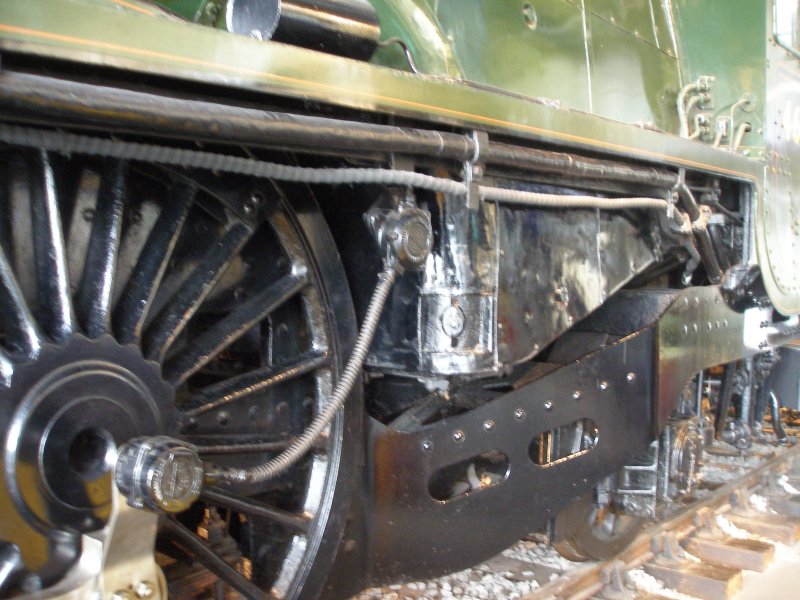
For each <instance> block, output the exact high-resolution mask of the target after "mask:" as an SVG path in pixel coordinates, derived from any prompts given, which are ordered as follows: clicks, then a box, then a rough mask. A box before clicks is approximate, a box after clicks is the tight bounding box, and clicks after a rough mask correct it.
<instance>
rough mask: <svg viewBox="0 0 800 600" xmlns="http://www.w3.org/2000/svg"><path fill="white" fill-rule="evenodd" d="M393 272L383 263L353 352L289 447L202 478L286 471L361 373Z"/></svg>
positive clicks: (257, 479)
mask: <svg viewBox="0 0 800 600" xmlns="http://www.w3.org/2000/svg"><path fill="white" fill-rule="evenodd" d="M396 276H397V272H396V271H395V270H394V269H393V268H392V267H387V268H386V269H384V270H383V271H382V272H381V273H380V275H379V276H378V284H377V285H376V286H375V291H373V293H372V298H371V299H370V302H369V306H368V307H367V314H366V315H365V316H364V322H363V324H362V325H361V330H360V331H359V332H358V338H357V339H356V343H355V347H354V348H353V353H352V354H351V355H350V358H349V359H348V361H347V365H346V366H345V368H344V371H342V375H341V377H339V381H338V382H337V384H336V388H335V389H334V391H333V394H332V395H331V398H330V400H328V402H327V404H326V405H325V406H324V407H323V408H322V410H321V411H320V412H319V413H318V414H317V415H316V416H315V417H314V419H313V420H312V421H311V424H310V425H309V426H308V427H307V428H306V429H305V430H304V431H303V433H301V434H300V435H299V436H298V437H297V438H295V439H294V440H293V441H292V443H291V444H290V445H289V447H288V448H287V449H286V450H284V451H283V452H281V453H280V454H279V455H278V456H276V457H275V458H272V459H270V460H269V461H267V462H266V463H264V464H261V465H256V466H255V467H251V468H249V469H228V470H221V471H214V470H213V469H212V470H210V471H208V472H207V474H206V478H207V480H208V481H210V482H212V483H213V482H215V481H220V480H228V481H238V482H248V483H261V482H263V481H268V480H270V479H273V478H275V477H277V476H278V475H280V474H281V473H283V472H284V471H286V470H287V469H288V468H289V467H291V466H292V465H293V464H294V463H296V462H297V461H298V460H299V459H300V458H301V457H302V456H303V455H304V454H305V453H306V452H308V450H309V449H310V448H311V446H313V445H314V441H315V440H316V439H317V438H318V437H319V436H320V434H322V432H323V431H324V430H325V428H326V427H328V425H330V423H331V421H333V418H334V416H336V413H337V412H338V411H339V409H340V408H341V407H342V405H343V404H344V402H345V400H347V397H348V396H349V395H350V391H351V390H352V389H353V385H354V384H355V382H356V379H357V377H358V375H359V373H361V368H362V367H363V366H364V361H365V360H366V358H367V351H368V350H369V347H370V345H371V344H372V338H374V337H375V330H376V329H377V328H378V321H379V320H380V317H381V312H382V311H383V305H384V304H385V303H386V298H387V297H388V296H389V291H390V290H391V289H392V284H393V283H394V280H395V278H396Z"/></svg>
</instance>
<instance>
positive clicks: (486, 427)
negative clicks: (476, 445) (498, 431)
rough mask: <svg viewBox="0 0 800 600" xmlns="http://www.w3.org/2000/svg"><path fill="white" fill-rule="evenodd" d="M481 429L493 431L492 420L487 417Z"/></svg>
mask: <svg viewBox="0 0 800 600" xmlns="http://www.w3.org/2000/svg"><path fill="white" fill-rule="evenodd" d="M483 430H484V431H494V421H492V420H491V419H489V420H488V421H484V422H483Z"/></svg>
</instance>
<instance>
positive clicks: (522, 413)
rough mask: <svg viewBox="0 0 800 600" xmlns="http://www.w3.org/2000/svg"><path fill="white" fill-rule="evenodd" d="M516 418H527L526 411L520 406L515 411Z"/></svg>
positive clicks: (518, 419)
mask: <svg viewBox="0 0 800 600" xmlns="http://www.w3.org/2000/svg"><path fill="white" fill-rule="evenodd" d="M514 418H515V419H516V420H517V421H522V419H524V418H525V411H524V410H522V409H521V408H518V409H517V410H515V411H514Z"/></svg>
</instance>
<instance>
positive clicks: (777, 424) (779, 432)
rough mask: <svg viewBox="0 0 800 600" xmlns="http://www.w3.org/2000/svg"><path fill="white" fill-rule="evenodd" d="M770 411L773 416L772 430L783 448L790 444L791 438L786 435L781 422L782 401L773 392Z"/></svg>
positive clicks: (770, 397)
mask: <svg viewBox="0 0 800 600" xmlns="http://www.w3.org/2000/svg"><path fill="white" fill-rule="evenodd" d="M769 409H770V414H771V415H772V430H773V431H774V432H775V437H776V438H777V440H778V443H779V444H781V445H782V446H783V445H785V444H787V443H788V442H789V436H787V435H786V431H784V429H783V423H782V422H781V401H780V400H778V397H777V396H776V395H775V392H773V391H772V390H770V392H769Z"/></svg>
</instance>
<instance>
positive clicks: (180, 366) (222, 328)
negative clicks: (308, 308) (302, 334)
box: [165, 272, 308, 385]
mask: <svg viewBox="0 0 800 600" xmlns="http://www.w3.org/2000/svg"><path fill="white" fill-rule="evenodd" d="M306 285H308V278H307V277H306V274H305V272H302V273H299V274H298V273H292V274H290V275H286V276H284V277H281V278H280V279H279V280H278V281H276V282H275V283H273V284H272V285H270V286H269V287H267V288H266V289H265V290H262V291H261V292H259V293H258V294H256V295H255V296H253V297H252V298H250V299H249V300H247V301H246V302H245V303H243V304H242V305H240V306H238V307H237V308H236V309H235V310H234V311H233V312H231V313H230V314H229V315H228V316H226V317H224V318H223V319H222V320H221V321H219V322H218V323H216V324H215V325H214V326H213V327H210V328H209V329H207V330H206V331H204V332H203V333H202V334H200V335H199V336H198V337H197V338H195V339H193V340H192V341H191V342H190V344H189V345H188V347H187V348H186V350H184V351H183V352H182V353H181V354H180V355H178V356H177V357H175V358H174V359H173V360H171V361H170V362H169V363H168V364H167V366H166V368H165V377H166V378H167V379H168V380H169V381H171V382H172V383H174V384H175V385H179V384H181V383H183V382H185V381H186V380H187V379H188V378H189V377H190V376H191V375H192V374H194V373H195V372H197V371H198V370H199V369H200V368H202V367H203V366H204V365H205V364H207V363H208V361H210V360H211V359H212V358H214V357H215V356H217V354H219V353H220V352H222V351H223V350H224V349H225V348H227V347H228V346H230V345H231V344H232V343H233V342H235V341H236V340H238V339H239V338H240V337H242V336H243V335H244V334H245V333H247V332H248V331H250V329H252V328H253V327H254V326H255V325H257V324H258V323H260V322H261V321H262V320H263V319H264V318H266V316H267V315H269V314H270V313H271V312H272V311H274V310H275V309H276V308H278V307H279V306H282V305H283V304H284V303H286V302H287V301H288V300H289V299H291V298H292V297H293V296H295V295H296V294H297V293H298V292H299V291H300V290H302V289H303V288H304V287H305V286H306Z"/></svg>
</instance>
